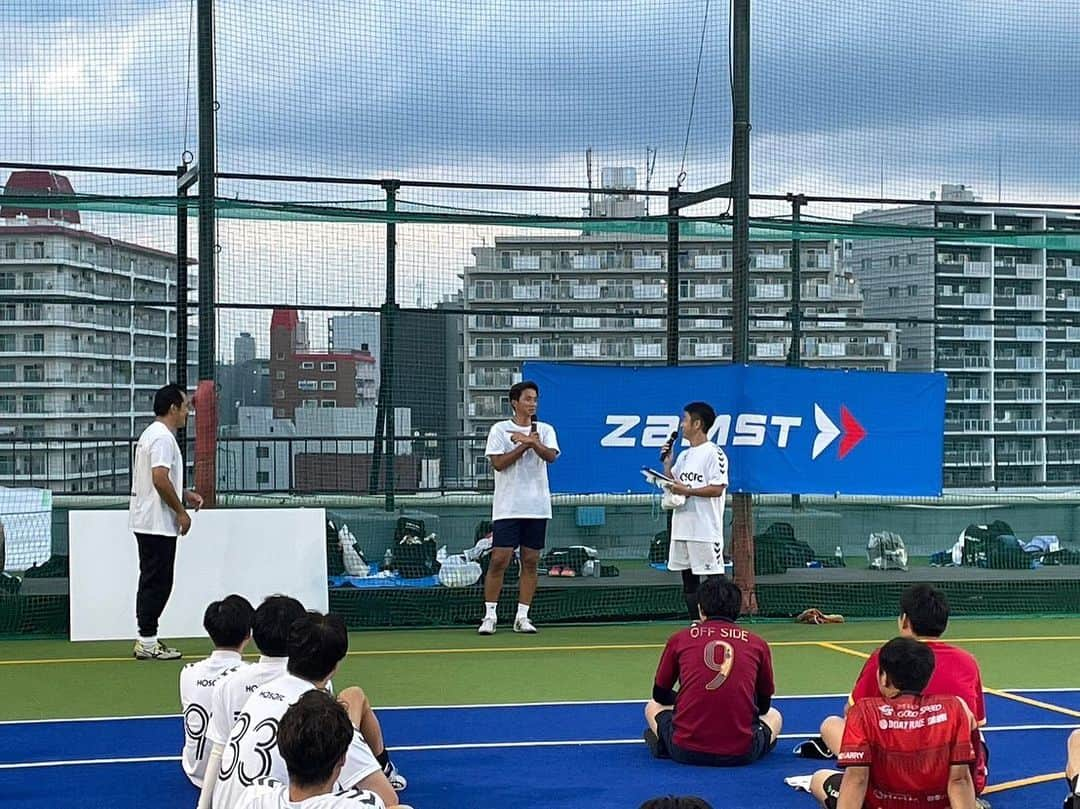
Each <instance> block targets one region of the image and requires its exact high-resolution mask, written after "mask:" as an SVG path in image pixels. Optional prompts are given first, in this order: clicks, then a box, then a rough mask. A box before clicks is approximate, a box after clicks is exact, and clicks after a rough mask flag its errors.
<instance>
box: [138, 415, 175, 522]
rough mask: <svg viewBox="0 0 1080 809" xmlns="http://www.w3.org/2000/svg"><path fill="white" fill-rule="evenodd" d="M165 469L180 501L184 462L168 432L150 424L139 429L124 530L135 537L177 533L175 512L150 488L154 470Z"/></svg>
mask: <svg viewBox="0 0 1080 809" xmlns="http://www.w3.org/2000/svg"><path fill="white" fill-rule="evenodd" d="M159 466H162V467H165V468H166V469H168V470H169V482H170V483H172V485H173V489H175V490H176V496H177V497H178V498H179V500H180V502H181V503H182V502H184V489H183V486H184V459H183V457H181V455H180V445H179V444H177V443H176V436H175V435H173V433H172V430H170V429H169V428H168V427H166V426H165V425H164V424H162V423H161V422H160V421H154V423H153V424H151V425H150V426H149V427H147V428H146V429H145V430H143V432H142V435H140V436H139V443H137V444H136V445H135V458H134V460H133V462H132V467H131V502H130V504H129V506H128V528H129V529H130V530H131V531H132V533H136V534H158V535H160V536H168V537H174V536H177V535H178V534H179V533H180V528H179V526H178V524H177V522H176V513H175V512H174V511H173V510H172V509H171V508H169V507H168V506H167V505H165V501H164V500H162V499H161V495H160V494H158V490H157V489H155V488H154V469H155V468H157V467H159Z"/></svg>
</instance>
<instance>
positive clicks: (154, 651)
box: [132, 640, 183, 660]
mask: <svg viewBox="0 0 1080 809" xmlns="http://www.w3.org/2000/svg"><path fill="white" fill-rule="evenodd" d="M132 655H134V657H135V659H136V660H176V659H178V658H180V657H183V655H182V654H181V653H180V651H179V650H178V649H173V648H172V647H170V646H166V645H165V644H164V643H162V642H161V641H156V642H155V643H154V645H153V646H144V645H143V643H142V641H138V640H137V641H135V648H134V649H133V650H132Z"/></svg>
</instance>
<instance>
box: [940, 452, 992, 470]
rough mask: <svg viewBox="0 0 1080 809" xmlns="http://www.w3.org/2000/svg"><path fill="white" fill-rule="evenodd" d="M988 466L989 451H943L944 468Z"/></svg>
mask: <svg viewBox="0 0 1080 809" xmlns="http://www.w3.org/2000/svg"><path fill="white" fill-rule="evenodd" d="M989 464H990V450H988V449H947V450H945V465H946V466H988V465H989Z"/></svg>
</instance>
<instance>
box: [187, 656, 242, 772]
mask: <svg viewBox="0 0 1080 809" xmlns="http://www.w3.org/2000/svg"><path fill="white" fill-rule="evenodd" d="M243 665H244V663H243V661H242V660H241V659H240V654H239V653H238V652H228V651H223V650H221V649H217V650H215V651H214V652H213V653H212V654H211V655H210V656H209V657H208V658H206V659H205V660H199V661H197V662H195V663H188V664H187V665H186V666H184V668H182V669H181V670H180V707H181V708H182V709H183V711H184V752H183V754H182V755H181V757H180V759H181V764H182V765H183V767H184V772H185V773H187V777H188V778H189V779H190V780H191V783H193V784H194V785H195V786H197V787H201V786H202V783H203V775H205V774H206V760H207V759H208V758H210V743H209V742H208V741H207V730H208V729H209V727H210V721H211V716H212V711H213V706H212V697H213V693H214V686H215V684H216V683H217V681H218V680H219V679H220V678H221V677H222V675H223V674H224V673H225V672H226V671H229V670H230V669H233V668H236V667H237V666H243Z"/></svg>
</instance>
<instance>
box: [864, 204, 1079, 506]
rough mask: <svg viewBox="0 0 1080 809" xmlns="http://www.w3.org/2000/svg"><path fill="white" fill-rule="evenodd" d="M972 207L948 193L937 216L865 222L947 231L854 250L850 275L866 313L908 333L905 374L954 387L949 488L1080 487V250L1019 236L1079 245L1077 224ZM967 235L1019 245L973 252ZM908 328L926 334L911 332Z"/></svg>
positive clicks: (913, 209) (1068, 218)
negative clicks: (993, 234)
mask: <svg viewBox="0 0 1080 809" xmlns="http://www.w3.org/2000/svg"><path fill="white" fill-rule="evenodd" d="M975 201H976V200H975V198H974V197H973V196H972V194H971V192H970V191H969V190H968V189H966V188H965V187H963V186H943V187H942V195H941V199H940V201H939V202H937V204H935V205H924V206H907V207H903V208H892V209H885V210H876V211H867V212H865V213H860V214H857V215H856V216H855V219H856V221H858V222H864V223H887V224H907V225H918V226H922V227H928V228H931V227H932V228H936V229H937V230H938V231H940V235H939V236H937V237H936V238H933V239H916V240H913V239H882V240H877V239H875V240H872V241H856V243H855V247H854V251H853V257H852V258H853V269H854V271H855V272H856V274H857V275H858V277H859V280H860V281H861V283H862V286H863V289H864V291H865V293H866V312H867V315H868V316H871V317H888V318H895V319H896V320H897V321H898V322H899V323H900V324H901V332H900V350H901V357H900V368H901V370H923V371H925V370H940V371H945V372H946V373H948V375H949V381H948V394H947V401H946V408H945V470H944V481H945V485H946V486H947V487H964V486H985V485H988V484H991V483H994V484H998V485H1005V486H1008V485H1031V484H1046V485H1050V486H1054V485H1075V484H1076V483H1078V482H1080V437H1077V433H1078V430H1080V250H1070V249H1064V247H1058V246H1055V245H1054V242H1053V240H1050V241H1049V243H1047V241H1046V240H1043V239H1038V238H1036V239H1030V240H1024V239H1012V238H1008V237H1013V236H1017V235H1022V234H1023V233H1024V232H1026V231H1034V232H1041V231H1052V232H1060V233H1063V234H1066V233H1070V232H1071V233H1072V234H1080V216H1078V215H1077V214H1076V213H1075V212H1065V211H1054V210H1036V209H1029V208H1025V209H1010V208H1005V207H998V206H984V205H971V204H965V203H972V202H975ZM965 230H998V231H1002V232H1003V234H1004V235H1005V237H1006V238H1003V239H1002V242H1009V243H1002V244H986V243H985V240H978V241H975V240H972V241H969V240H965V238H964V231H965ZM1076 238H1077V236H1073V239H1076ZM1061 241H1064V240H1061ZM1065 246H1066V247H1067V246H1068V245H1067V244H1066V245H1065ZM905 318H913V319H914V318H919V319H922V320H925V321H926V323H924V324H919V325H915V326H912V327H908V326H905V325H903V321H904V319H905ZM931 321H933V323H932V324H931Z"/></svg>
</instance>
